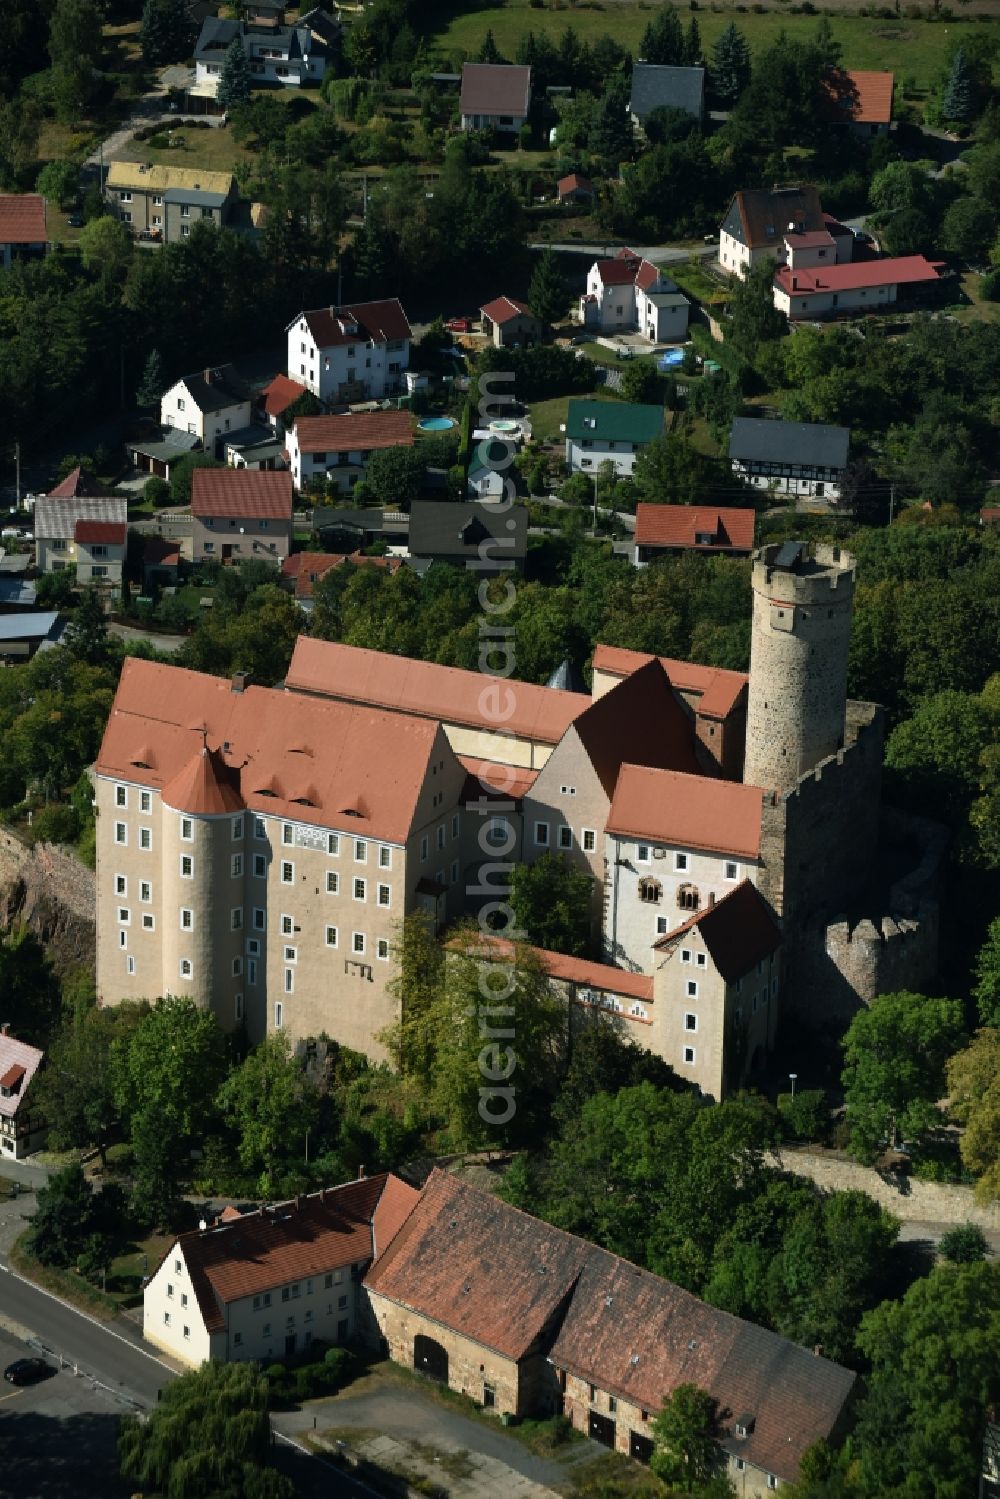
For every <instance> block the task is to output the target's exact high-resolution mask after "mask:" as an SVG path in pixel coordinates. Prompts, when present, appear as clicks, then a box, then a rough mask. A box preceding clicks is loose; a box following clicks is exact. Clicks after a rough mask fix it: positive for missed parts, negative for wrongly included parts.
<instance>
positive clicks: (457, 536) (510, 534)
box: [410, 500, 528, 561]
mask: <svg viewBox="0 0 1000 1499" xmlns="http://www.w3.org/2000/svg"><path fill="white" fill-rule="evenodd" d="M490 537H495V538H497V540H498V541H503V542H504V543H505V545H504V546H503V548H502V550H501V549H500V548H499V547H491V548H490V552H489V555H490V556H491V557H498V558H504V559H507V558H509V559H510V560H511V561H514V560H517V559H520V558H523V557H524V554H525V551H526V550H527V539H528V511H527V507H526V506H525V505H513V506H510V507H508V506H507V505H506V504H503V505H498V504H496V503H495V502H493V503H490V502H489V501H488V500H470V501H468V502H466V501H457V500H417V501H415V502H414V504H413V505H412V506H411V507H410V553H411V555H412V556H414V557H475V556H478V554H479V548H480V545H481V543H482V542H483V541H485V540H487V539H488V538H490Z"/></svg>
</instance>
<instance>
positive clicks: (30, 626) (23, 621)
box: [0, 609, 59, 640]
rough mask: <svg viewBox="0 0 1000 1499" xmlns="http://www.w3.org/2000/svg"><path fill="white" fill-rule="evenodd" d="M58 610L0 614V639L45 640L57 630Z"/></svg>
mask: <svg viewBox="0 0 1000 1499" xmlns="http://www.w3.org/2000/svg"><path fill="white" fill-rule="evenodd" d="M58 624H59V613H58V610H55V609H50V610H43V611H40V612H39V611H37V610H34V609H32V611H31V613H30V614H0V640H47V639H48V638H49V637H50V636H52V635H53V634H54V632H56V630H57V626H58Z"/></svg>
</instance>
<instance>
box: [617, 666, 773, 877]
mask: <svg viewBox="0 0 1000 1499" xmlns="http://www.w3.org/2000/svg"><path fill="white" fill-rule="evenodd" d="M610 695H611V694H610V693H609V694H608V696H609V697H610ZM763 801H764V793H763V791H761V789H760V787H759V786H743V785H741V784H740V783H739V782H738V781H721V780H715V779H712V778H711V777H708V776H704V775H685V774H683V773H679V772H678V771H675V770H655V769H650V768H649V767H648V766H646V765H623V766H622V768H621V774H620V775H619V777H618V784H617V786H616V787H615V794H614V799H613V801H612V803H611V811H610V812H609V813H608V821H607V831H608V832H609V833H612V834H617V835H618V836H619V837H625V838H642V839H644V840H645V841H647V842H649V843H665V844H667V845H668V846H669V847H670V848H682V849H683V848H701V849H706V850H710V851H711V852H713V853H720V854H736V855H738V856H739V857H740V858H741V859H756V858H757V856H758V854H759V853H760V824H761V809H762V807H763Z"/></svg>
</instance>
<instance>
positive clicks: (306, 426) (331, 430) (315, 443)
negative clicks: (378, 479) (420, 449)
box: [285, 411, 413, 493]
mask: <svg viewBox="0 0 1000 1499" xmlns="http://www.w3.org/2000/svg"><path fill="white" fill-rule="evenodd" d="M412 446H413V419H412V418H411V416H410V413H409V412H408V411H355V412H352V413H350V414H348V415H344V416H300V417H299V418H298V420H297V421H296V422H295V425H294V426H293V427H292V428H291V429H290V430H289V432H288V433H287V434H286V437H285V451H286V452H287V454H288V464H289V467H290V468H291V471H292V477H293V479H294V480H295V487H296V489H303V488H305V486H306V485H307V484H308V483H309V481H310V479H317V478H318V479H323V480H326V481H327V482H328V483H330V484H333V485H334V486H335V487H336V488H337V489H338V490H340V491H341V492H342V493H346V492H347V491H348V490H351V489H353V488H354V486H355V484H357V483H358V481H359V480H361V479H363V478H364V476H365V473H366V472H367V468H368V460H369V458H370V457H371V455H372V453H376V452H379V451H380V450H381V449H383V448H409V447H412Z"/></svg>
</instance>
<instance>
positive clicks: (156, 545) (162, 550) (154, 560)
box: [142, 536, 181, 567]
mask: <svg viewBox="0 0 1000 1499" xmlns="http://www.w3.org/2000/svg"><path fill="white" fill-rule="evenodd" d="M142 560H143V562H144V563H145V565H146V566H147V567H177V566H178V565H179V564H180V560H181V549H180V543H179V542H176V541H171V540H170V539H169V537H166V536H147V537H146V539H145V541H144V542H143V547H142Z"/></svg>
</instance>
